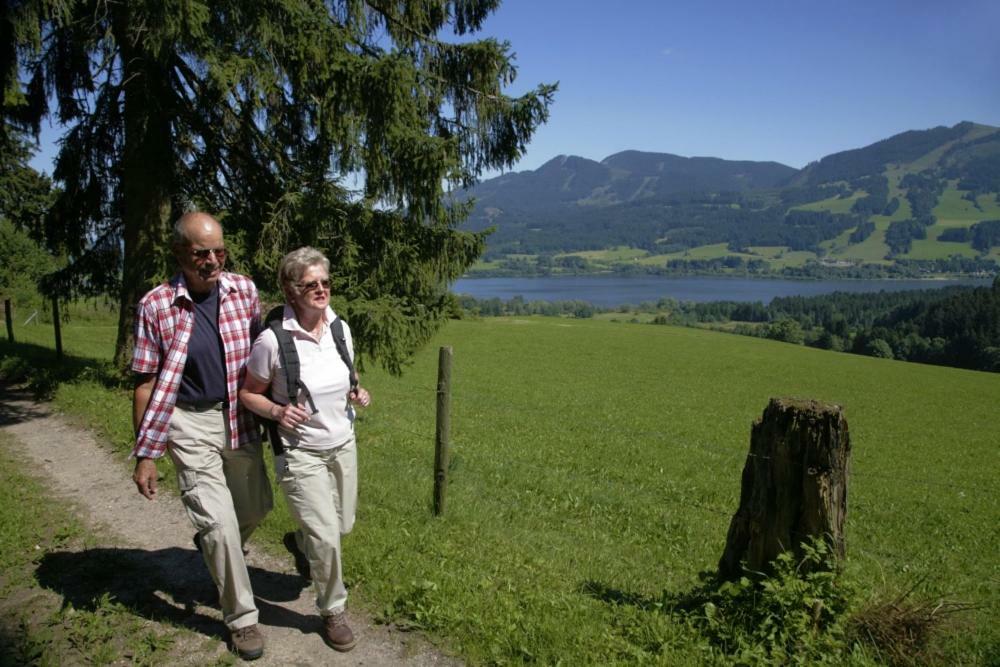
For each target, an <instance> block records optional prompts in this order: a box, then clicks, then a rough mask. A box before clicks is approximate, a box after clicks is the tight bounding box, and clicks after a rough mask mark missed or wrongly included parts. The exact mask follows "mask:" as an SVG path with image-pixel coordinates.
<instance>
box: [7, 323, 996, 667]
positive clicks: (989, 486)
mask: <svg viewBox="0 0 1000 667" xmlns="http://www.w3.org/2000/svg"><path fill="white" fill-rule="evenodd" d="M22 333H23V332H19V336H21V338H23V339H26V338H28V337H29V335H28V334H26V333H25V334H24V335H23V336H22V335H21V334H22ZM64 335H66V337H67V340H68V339H69V338H70V337H73V338H74V339H75V338H79V339H80V340H79V342H74V343H73V346H74V347H73V348H72V349H96V347H97V346H100V345H103V347H102V348H101V349H102V351H101V352H100V353H99V356H100V357H102V358H105V359H106V358H109V357H110V354H111V349H112V345H113V341H112V340H111V339H110V338H107V337H106V334H104V333H101V332H94V331H88V330H87V329H86V328H83V327H81V328H80V329H75V328H73V327H71V326H67V328H66V332H65V334H64ZM102 340H103V342H100V341H102ZM440 345H449V346H452V347H453V349H454V365H453V376H452V378H453V397H452V410H453V412H452V438H451V439H452V463H451V469H450V478H449V486H448V501H447V511H446V514H445V516H443V517H440V518H434V517H432V516H431V512H430V505H431V488H432V465H433V457H434V453H433V441H434V409H435V408H434V406H435V393H436V392H435V381H436V380H435V379H436V368H435V366H436V360H437V355H438V353H437V350H438V347H439V346H440ZM67 349H70V345H69V342H67ZM0 354H9V350H8V349H7V347H6V346H5V344H4V346H3V347H0ZM364 384H365V385H366V386H368V387H369V388H370V390H371V391H372V394H373V399H374V404H373V407H372V408H370V409H369V410H368V411H367V412H366V413H365V414H364V415H363V417H362V418H361V420H360V422H359V425H358V431H359V442H360V445H359V451H360V457H361V461H360V469H361V499H360V505H359V507H360V509H359V521H358V526H357V528H356V530H355V532H354V534H352V535H351V536H350V537H348V538H347V539H346V541H345V547H344V549H345V551H344V557H345V570H346V575H347V578H348V584H349V587H350V589H351V591H352V595H353V596H355V598H354V599H355V600H357V599H360V600H361V601H363V603H364V604H366V605H367V606H368V607H369V608H371V609H373V610H375V611H376V612H377V613H378V614H380V615H381V616H382V617H384V618H385V619H387V620H393V621H395V622H397V623H401V624H403V625H410V626H412V627H415V628H420V629H423V630H425V631H426V632H428V633H429V634H430V636H432V637H434V638H436V639H437V640H438V641H439V642H441V644H442V645H443V646H445V647H447V648H449V649H450V650H453V651H455V652H456V653H458V654H459V655H461V656H463V657H464V658H465V659H467V660H469V661H470V662H472V663H522V662H539V663H542V664H553V663H557V662H561V663H562V664H567V665H574V664H598V663H609V662H620V663H633V662H641V661H651V662H657V663H660V664H670V665H675V664H705V663H713V662H719V663H720V664H728V663H729V661H730V660H731V659H732V658H731V657H730V658H727V657H726V655H727V654H726V653H724V650H723V648H720V647H719V646H718V645H717V644H714V643H713V642H712V640H711V638H710V637H709V636H706V635H705V634H703V633H700V632H698V631H697V630H695V629H694V628H692V627H690V626H688V625H685V624H684V623H681V622H679V621H677V619H676V618H675V617H674V616H672V615H670V614H668V613H666V611H665V610H664V609H663V608H662V607H661V606H660V605H658V604H656V601H657V600H661V599H663V596H664V594H666V595H668V596H670V595H676V594H684V593H685V592H687V591H690V590H691V589H692V588H693V587H694V586H695V585H696V584H697V581H698V573H699V572H700V571H702V570H706V569H711V568H713V567H714V566H715V564H716V562H717V560H718V558H719V556H720V555H721V552H722V548H723V545H724V542H725V535H726V529H727V526H728V523H729V518H730V516H731V514H732V512H733V511H734V510H735V508H736V505H737V501H738V497H739V484H740V471H741V469H742V466H743V462H744V458H745V455H746V452H747V449H748V443H749V430H750V424H751V422H752V421H753V420H754V419H755V418H757V417H759V415H760V413H761V412H762V410H763V408H764V406H765V405H766V404H767V401H768V399H769V398H770V397H772V396H801V397H810V398H816V399H821V400H827V401H833V402H836V403H839V404H841V405H843V406H844V408H845V410H846V415H847V419H848V421H849V424H850V429H851V437H852V444H853V460H852V482H851V489H850V497H849V512H848V529H847V530H848V532H847V538H848V562H847V564H846V572H845V577H846V578H847V579H849V580H850V581H852V582H855V583H856V584H857V585H858V586H859V588H860V590H861V591H863V593H862V594H861V598H860V599H859V603H863V602H864V601H865V600H869V599H874V598H880V599H885V598H886V597H892V596H895V595H897V594H899V593H901V592H903V591H905V590H907V589H909V588H911V587H913V588H914V589H915V592H914V595H915V596H917V597H919V598H921V599H925V598H926V599H936V598H938V597H947V598H948V599H951V600H958V601H965V602H970V603H974V604H977V605H980V606H979V608H978V609H976V610H974V611H970V612H969V613H967V614H966V615H964V616H963V617H962V618H961V620H960V625H958V626H955V627H953V628H952V629H951V631H950V634H949V633H945V634H943V635H941V636H940V637H939V639H938V641H937V643H936V644H935V646H936V649H937V653H935V655H937V656H938V658H939V660H940V664H957V663H962V664H979V665H986V664H995V660H996V657H997V656H998V655H1000V627H998V626H997V624H996V623H995V620H996V618H997V617H998V614H1000V561H998V560H997V558H996V554H997V553H1000V529H998V526H1000V493H998V491H1000V460H998V458H997V435H996V434H997V433H998V432H1000V411H998V410H997V409H996V406H997V404H998V401H1000V375H996V374H988V373H977V372H970V371H963V370H956V369H949V368H941V367H932V366H923V365H918V364H908V363H902V362H896V361H886V360H881V359H875V358H870V357H861V356H854V355H848V354H840V353H834V352H827V351H821V350H816V349H812V348H805V347H801V346H795V345H788V344H782V343H777V342H773V341H768V340H763V339H755V338H747V337H740V336H733V335H727V334H722V333H715V332H709V331H703V330H696V329H686V328H675V327H666V326H653V325H645V324H624V323H614V322H608V321H584V320H568V319H556V318H525V319H509V318H498V319H488V320H481V321H456V322H451V323H449V324H448V325H447V326H446V327H445V328H444V329H443V330H442V331H441V332H439V334H438V335H437V336H436V337H435V339H434V340H433V342H432V344H430V345H428V346H427V348H426V349H425V350H424V351H422V352H421V353H420V354H418V355H417V356H416V358H415V359H414V362H413V365H412V366H411V367H410V368H408V369H407V371H406V372H405V374H404V376H403V377H402V378H394V377H390V376H388V375H387V374H385V373H383V372H381V371H378V370H371V369H369V371H368V372H366V373H365V374H364ZM109 393H110V395H111V396H112V399H113V400H114V401H115V402H114V405H116V406H117V407H115V408H114V409H112V410H108V409H106V408H105V409H103V410H100V411H99V413H98V414H97V415H96V416H94V415H93V413H94V412H96V411H95V410H94V407H93V404H94V403H95V402H98V403H100V404H102V405H105V404H107V401H108V400H110V399H108V398H107V396H108V394H109ZM56 399H57V401H58V403H59V404H60V405H62V406H63V407H64V409H67V410H71V411H75V412H84V413H88V412H89V413H91V414H92V416H91V419H93V420H95V422H96V423H100V424H102V428H105V429H108V430H109V431H111V432H112V433H114V432H116V429H117V433H118V435H117V436H115V437H112V438H111V439H112V440H115V441H118V442H119V446H125V445H124V444H123V441H127V433H128V426H127V424H128V399H127V396H126V395H125V394H123V393H115V392H113V391H112V390H108V389H105V388H103V387H102V386H101V385H99V384H98V383H96V382H93V381H77V382H75V383H70V384H63V385H62V386H61V387H60V389H59V390H58V392H57V393H56ZM88 405H90V407H88ZM123 428H124V431H122V430H121V429H123ZM288 526H290V520H289V518H288V516H287V513H286V512H285V510H284V509H283V507H282V506H281V504H280V503H279V505H278V507H277V508H276V510H275V512H274V513H272V515H271V516H270V517H269V519H268V521H267V525H266V526H265V528H264V530H263V537H262V539H268V540H271V541H273V542H275V543H277V541H278V539H279V536H280V534H281V532H283V531H284V530H286V529H287V528H288ZM858 659H859V660H861V661H862V662H864V661H866V660H871V659H872V656H871V655H868V656H867V657H865V656H861V658H858Z"/></svg>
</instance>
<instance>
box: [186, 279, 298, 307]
mask: <svg viewBox="0 0 1000 667" xmlns="http://www.w3.org/2000/svg"><path fill="white" fill-rule="evenodd" d="M170 286H171V287H173V288H174V301H175V302H177V301H179V300H181V299H184V300H186V301H190V302H192V303H193V302H194V300H193V299H192V298H191V291H190V290H189V289H188V286H187V278H185V277H184V272H183V271H180V272H178V273H176V274H174V277H173V278H171V279H170ZM234 289H236V287H235V285H233V281H232V280H230V278H229V273H227V272H226V271H223V272H222V273H221V274H219V299H220V300H221V299H222V295H223V294H228V293H229V292H232V291H233V290H234ZM286 307H287V306H286Z"/></svg>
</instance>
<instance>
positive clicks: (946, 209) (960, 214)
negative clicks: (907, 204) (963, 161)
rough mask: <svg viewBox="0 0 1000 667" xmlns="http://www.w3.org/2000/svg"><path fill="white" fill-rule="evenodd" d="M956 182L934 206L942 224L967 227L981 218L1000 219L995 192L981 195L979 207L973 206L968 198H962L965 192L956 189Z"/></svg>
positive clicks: (978, 199) (978, 200) (999, 207)
mask: <svg viewBox="0 0 1000 667" xmlns="http://www.w3.org/2000/svg"><path fill="white" fill-rule="evenodd" d="M954 185H955V184H954V183H951V184H950V185H949V187H948V188H947V189H946V190H945V191H944V192H943V193H941V197H940V198H939V199H938V205H937V206H935V207H934V216H935V217H936V218H937V219H938V221H939V223H940V224H943V225H946V226H950V227H967V226H969V225H971V224H972V223H975V222H979V221H980V220H997V219H1000V204H997V202H996V195H995V194H987V195H980V196H979V197H977V198H976V203H977V204H978V205H979V208H977V207H976V206H973V204H972V202H971V201H969V200H968V199H962V196H963V195H965V192H964V191H962V190H956V189H955V187H954Z"/></svg>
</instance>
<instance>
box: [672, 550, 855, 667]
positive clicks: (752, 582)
mask: <svg viewBox="0 0 1000 667" xmlns="http://www.w3.org/2000/svg"><path fill="white" fill-rule="evenodd" d="M803 550H804V556H803V557H802V560H800V561H798V562H796V560H795V558H794V556H793V555H792V553H791V552H785V553H783V554H781V555H780V556H778V558H777V559H776V561H775V564H774V565H775V568H774V574H773V575H771V576H767V577H762V578H757V577H749V576H744V577H742V578H740V579H739V580H738V581H720V580H719V579H718V578H717V577H716V575H715V573H714V572H712V573H706V574H703V575H702V581H703V583H702V585H701V586H700V587H698V588H697V589H695V591H694V592H692V593H691V594H690V595H688V596H686V597H685V598H683V599H681V600H677V601H675V602H674V603H673V610H674V612H675V613H678V614H679V615H680V616H681V618H682V620H683V621H684V622H685V623H686V624H687V625H688V626H689V627H691V628H692V629H694V630H695V631H697V632H698V633H699V634H702V635H703V636H704V637H705V638H706V639H707V640H708V642H709V644H711V645H712V646H713V647H714V648H715V649H717V650H719V651H721V652H722V653H723V654H724V655H725V656H726V657H727V658H728V659H730V660H735V661H736V662H738V663H739V664H781V665H789V664H794V665H807V664H809V665H812V664H821V663H827V664H842V663H843V662H845V661H847V660H848V656H849V655H850V646H849V644H848V642H847V641H846V631H845V622H844V617H845V613H846V611H847V609H848V606H849V603H850V600H851V599H852V597H853V591H852V590H851V589H850V588H849V587H847V586H846V585H845V584H844V582H842V581H840V580H839V579H838V576H837V568H836V562H835V558H834V556H833V555H832V553H831V552H830V548H829V547H828V546H827V545H826V543H825V542H823V541H822V540H817V541H815V542H813V543H811V544H807V545H803ZM665 607H667V608H668V609H669V608H670V607H671V603H670V602H669V600H668V601H667V602H666V604H665Z"/></svg>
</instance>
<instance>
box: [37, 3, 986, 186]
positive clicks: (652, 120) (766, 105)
mask: <svg viewBox="0 0 1000 667" xmlns="http://www.w3.org/2000/svg"><path fill="white" fill-rule="evenodd" d="M998 26H1000V0H951V1H950V2H945V1H944V0H935V1H930V0H906V1H894V0H841V1H840V2H832V1H830V0H797V1H790V0H789V1H783V0H782V1H779V0H750V1H748V0H742V1H731V0H719V1H713V0H660V1H656V0H626V1H625V2H621V3H612V2H607V0H604V1H601V2H597V1H596V0H575V1H571V0H504V2H503V3H502V4H501V5H500V7H499V9H498V10H497V11H496V12H495V13H494V14H493V15H492V16H491V17H489V19H487V22H486V24H485V25H484V29H483V31H482V32H481V33H479V34H480V35H482V36H493V37H497V38H499V39H504V40H508V41H509V42H510V44H511V50H512V51H513V53H514V54H515V55H516V61H515V63H516V65H517V66H518V78H517V80H516V81H515V82H514V84H513V85H512V86H511V87H510V89H509V90H508V92H509V93H510V94H514V95H518V94H522V93H524V92H525V91H527V90H530V89H532V88H533V87H534V86H535V85H537V84H538V83H543V82H544V83H554V82H558V84H559V90H558V92H557V93H556V96H555V101H554V103H553V105H552V107H551V113H550V117H549V120H548V122H547V123H546V124H545V125H544V126H542V127H541V128H540V129H539V130H538V131H537V132H536V133H535V136H534V138H533V139H532V141H531V143H530V144H529V146H528V150H527V152H526V154H525V155H524V157H523V158H522V159H521V160H520V162H518V164H517V165H515V166H514V168H513V171H522V170H526V169H537V168H538V167H539V166H541V165H542V164H544V163H545V162H547V161H548V160H550V159H552V158H553V157H556V156H557V155H579V156H582V157H586V158H590V159H593V160H601V159H603V158H605V157H607V156H609V155H612V154H614V153H617V152H619V151H623V150H642V151H653V152H662V153H673V154H676V155H682V156H685V157H692V156H710V157H720V158H725V159H730V160H759V161H776V162H781V163H783V164H786V165H788V166H791V167H796V168H799V167H803V166H805V165H806V164H807V163H809V162H811V161H813V160H818V159H820V158H822V157H824V156H825V155H829V154H831V153H835V152H838V151H843V150H849V149H852V148H861V147H863V146H867V145H868V144H871V143H873V142H876V141H879V140H881V139H886V138H888V137H890V136H892V135H894V134H898V133H900V132H904V131H907V130H920V129H928V128H931V127H936V126H938V125H947V126H951V125H954V124H955V123H958V122H961V121H963V120H971V121H974V122H977V123H984V124H987V125H994V126H1000V37H998V33H997V27H998ZM58 135H59V132H58V129H57V128H51V127H45V128H43V137H42V146H41V150H40V152H39V154H38V155H36V157H35V159H34V160H33V166H35V168H37V169H39V170H43V171H46V172H48V173H49V174H51V173H52V169H51V163H52V159H53V156H54V152H55V147H54V145H53V142H54V140H55V138H56V137H58ZM491 175H495V174H484V176H485V177H489V176H491Z"/></svg>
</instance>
